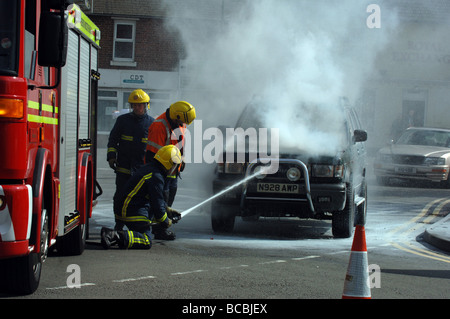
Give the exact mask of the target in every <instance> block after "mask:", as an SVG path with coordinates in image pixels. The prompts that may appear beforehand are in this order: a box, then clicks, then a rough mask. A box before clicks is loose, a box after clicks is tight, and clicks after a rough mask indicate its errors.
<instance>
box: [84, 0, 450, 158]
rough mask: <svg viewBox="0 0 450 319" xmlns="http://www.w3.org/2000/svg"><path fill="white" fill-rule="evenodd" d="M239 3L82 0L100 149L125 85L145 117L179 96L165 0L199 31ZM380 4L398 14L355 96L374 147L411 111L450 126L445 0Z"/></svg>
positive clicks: (177, 39)
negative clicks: (95, 57)
mask: <svg viewBox="0 0 450 319" xmlns="http://www.w3.org/2000/svg"><path fill="white" fill-rule="evenodd" d="M242 1H244V0H208V1H202V0H122V1H109V0H90V1H89V0H86V1H82V2H83V3H88V4H89V8H87V7H86V8H84V9H85V11H87V14H88V15H89V16H90V18H91V19H92V20H93V21H94V22H95V23H96V24H97V25H98V26H99V27H100V29H101V31H102V39H101V48H102V49H101V50H100V55H99V71H100V73H101V80H100V82H99V116H98V123H99V135H98V136H99V144H100V146H102V145H106V140H107V137H108V135H109V131H110V130H111V128H112V126H113V124H114V121H115V117H116V116H117V115H118V114H120V113H121V112H124V111H127V110H128V108H129V106H128V104H127V98H128V95H129V93H130V92H131V91H132V90H134V89H136V88H141V89H143V90H145V91H146V92H148V93H149V95H150V97H151V110H150V114H151V115H152V116H158V115H159V114H161V113H162V112H163V111H164V110H165V109H166V108H167V106H168V105H170V103H172V102H173V101H175V100H177V99H179V98H183V94H184V92H183V89H184V84H185V81H186V79H187V74H189V67H188V65H186V64H184V61H183V60H184V58H185V56H186V52H185V47H184V45H183V41H182V39H181V36H180V34H179V32H178V31H177V29H176V28H171V27H170V24H168V23H167V22H168V20H170V19H174V18H177V17H176V13H173V11H170V10H168V8H167V7H166V6H165V4H167V3H171V4H172V5H175V6H177V7H178V8H181V10H179V12H187V11H189V12H192V15H191V16H189V14H188V15H187V16H186V15H183V19H187V20H189V19H203V20H204V21H205V23H206V24H205V25H207V27H206V28H214V27H216V28H220V25H221V24H223V23H224V21H226V20H227V17H229V15H230V14H232V12H233V10H234V9H235V8H236V7H237V6H239V4H240V3H242ZM384 3H386V5H383V6H381V19H383V12H386V10H395V11H396V12H397V13H398V17H399V24H398V28H397V30H396V31H395V33H396V34H395V40H394V41H392V42H391V43H389V45H388V46H387V47H386V49H385V50H383V51H382V52H381V53H380V54H379V55H378V57H377V61H376V63H375V69H374V72H373V74H371V76H370V78H369V79H368V81H367V82H366V83H365V85H364V88H363V90H362V92H361V95H360V97H359V98H358V99H357V100H356V101H354V102H355V104H356V106H357V107H358V109H359V113H360V115H361V118H362V119H363V121H364V122H365V126H366V127H367V130H368V133H369V141H368V144H369V146H370V148H371V149H373V150H375V149H377V148H379V147H381V146H384V145H385V143H386V142H387V141H388V140H390V139H391V138H392V137H393V135H394V134H395V131H396V130H399V129H401V128H404V126H405V124H404V123H405V121H406V119H407V118H408V116H410V114H412V113H414V114H413V117H414V119H413V121H414V125H417V126H436V127H450V112H448V110H449V109H450V34H449V32H448V30H449V29H450V28H449V20H450V19H449V18H448V17H449V16H450V1H447V0H429V1H419V0H392V1H387V2H384ZM387 4H389V6H387ZM184 9H186V10H184ZM188 9H189V10H188ZM174 14H175V16H174ZM381 21H382V22H383V20H381ZM381 28H383V24H381ZM199 36H200V35H199ZM246 102H247V101H243V104H245V103H246ZM219 124H220V123H219Z"/></svg>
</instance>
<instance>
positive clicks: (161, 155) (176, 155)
mask: <svg viewBox="0 0 450 319" xmlns="http://www.w3.org/2000/svg"><path fill="white" fill-rule="evenodd" d="M155 159H156V160H157V161H158V162H160V163H161V164H163V166H164V167H165V168H166V169H167V170H168V171H169V170H171V169H172V168H174V167H176V166H177V165H178V164H181V161H182V160H181V152H180V150H179V149H178V147H176V146H175V145H172V144H171V145H166V146H163V147H161V148H160V149H159V151H158V152H156V154H155Z"/></svg>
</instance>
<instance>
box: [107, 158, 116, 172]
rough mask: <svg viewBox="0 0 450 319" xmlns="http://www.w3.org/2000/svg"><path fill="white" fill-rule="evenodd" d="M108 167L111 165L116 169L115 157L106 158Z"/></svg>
mask: <svg viewBox="0 0 450 319" xmlns="http://www.w3.org/2000/svg"><path fill="white" fill-rule="evenodd" d="M108 163H109V167H111V168H112V169H113V170H116V167H117V160H116V159H115V158H110V159H109V160H108Z"/></svg>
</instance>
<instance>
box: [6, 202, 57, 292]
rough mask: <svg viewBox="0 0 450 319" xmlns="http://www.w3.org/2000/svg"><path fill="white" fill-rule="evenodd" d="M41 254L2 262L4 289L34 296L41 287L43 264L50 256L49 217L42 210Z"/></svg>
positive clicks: (31, 254)
mask: <svg viewBox="0 0 450 319" xmlns="http://www.w3.org/2000/svg"><path fill="white" fill-rule="evenodd" d="M41 225H42V226H41V231H40V234H41V240H40V243H39V245H40V252H39V253H30V254H28V255H27V256H23V257H18V258H14V259H9V260H5V261H2V263H1V265H0V272H1V274H2V275H3V276H4V278H1V281H2V288H5V289H6V290H7V291H11V292H15V293H19V294H32V293H33V292H35V291H36V289H37V288H38V286H39V281H40V279H41V271H42V263H43V262H44V260H45V258H46V257H47V254H48V247H49V245H48V215H47V211H46V210H45V209H43V210H42V223H41Z"/></svg>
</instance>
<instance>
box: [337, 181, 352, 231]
mask: <svg viewBox="0 0 450 319" xmlns="http://www.w3.org/2000/svg"><path fill="white" fill-rule="evenodd" d="M354 222H355V190H354V189H353V185H352V184H351V183H349V184H347V193H346V200H345V207H344V209H343V210H341V211H337V212H333V219H332V224H331V229H332V232H333V236H334V237H336V238H348V237H350V236H351V235H352V234H353V227H354Z"/></svg>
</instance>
